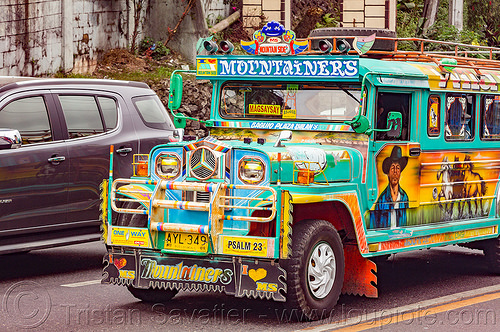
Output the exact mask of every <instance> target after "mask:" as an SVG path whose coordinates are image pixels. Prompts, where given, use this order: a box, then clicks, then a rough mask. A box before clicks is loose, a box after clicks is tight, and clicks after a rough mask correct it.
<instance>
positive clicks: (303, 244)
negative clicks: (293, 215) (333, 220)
mask: <svg viewBox="0 0 500 332" xmlns="http://www.w3.org/2000/svg"><path fill="white" fill-rule="evenodd" d="M286 269H287V278H288V281H287V283H288V296H287V302H288V305H289V306H290V307H291V308H292V309H299V310H300V312H301V314H300V315H299V317H298V318H299V319H301V320H303V319H306V320H317V319H321V318H326V317H329V316H330V313H331V311H332V310H333V307H334V306H335V305H336V304H337V301H338V298H339V295H340V291H341V290H342V284H343V282H344V250H343V246H342V241H341V240H340V236H339V234H338V233H337V230H336V229H335V227H333V226H332V224H330V223H329V222H327V221H325V220H305V221H302V222H300V223H298V224H296V225H294V227H293V235H292V255H291V257H290V259H289V260H288V262H287V264H286Z"/></svg>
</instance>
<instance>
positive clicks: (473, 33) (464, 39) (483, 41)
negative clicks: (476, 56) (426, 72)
mask: <svg viewBox="0 0 500 332" xmlns="http://www.w3.org/2000/svg"><path fill="white" fill-rule="evenodd" d="M497 2H498V1H497ZM497 2H495V5H492V4H491V3H492V1H490V2H489V1H484V0H464V9H465V13H464V28H463V30H462V31H459V30H458V29H457V28H456V27H454V26H452V25H449V24H448V1H439V8H438V13H437V17H436V22H435V23H434V24H433V25H432V26H431V27H429V28H428V29H427V30H426V31H424V29H423V26H424V22H425V18H424V17H423V10H424V0H413V1H409V0H398V5H397V6H398V11H397V26H396V31H397V35H398V37H400V38H424V39H433V40H441V41H449V42H455V43H462V44H472V45H483V46H485V45H490V46H494V45H493V44H494V43H495V41H494V37H493V38H491V37H489V36H488V33H486V31H485V29H484V27H485V26H486V23H485V22H486V19H485V17H492V20H491V22H495V23H494V24H493V23H492V25H493V26H494V25H495V24H496V26H497V28H498V29H497V33H496V35H495V33H491V35H495V36H499V35H500V33H499V32H500V24H499V23H498V22H497V21H498V19H497V20H494V19H493V18H495V17H500V3H498V4H497ZM490 11H492V12H490ZM492 13H496V14H492ZM495 46H499V45H498V43H497V44H496V45H495ZM398 48H399V49H402V50H417V49H418V48H419V45H418V43H414V42H400V43H398ZM426 49H427V50H438V51H452V50H454V47H452V46H446V45H440V44H433V45H426Z"/></svg>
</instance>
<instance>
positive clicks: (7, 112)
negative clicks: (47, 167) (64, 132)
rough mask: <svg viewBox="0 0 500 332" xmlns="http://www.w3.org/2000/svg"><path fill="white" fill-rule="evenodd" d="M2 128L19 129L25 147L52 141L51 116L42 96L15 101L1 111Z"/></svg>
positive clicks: (0, 121)
mask: <svg viewBox="0 0 500 332" xmlns="http://www.w3.org/2000/svg"><path fill="white" fill-rule="evenodd" d="M0 123H1V124H2V127H4V128H9V129H17V130H19V133H20V134H21V137H22V140H23V145H24V144H31V143H39V142H49V141H52V140H53V138H52V130H51V128H50V122H49V115H48V113H47V107H46V106H45V100H44V98H43V97H41V96H36V97H29V98H22V99H18V100H15V101H13V102H11V103H9V104H8V105H7V106H5V107H4V108H3V109H2V110H0Z"/></svg>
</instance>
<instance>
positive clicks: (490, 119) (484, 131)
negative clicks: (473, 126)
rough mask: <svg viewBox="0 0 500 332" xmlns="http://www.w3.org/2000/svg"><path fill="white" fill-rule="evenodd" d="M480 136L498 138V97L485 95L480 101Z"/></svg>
mask: <svg viewBox="0 0 500 332" xmlns="http://www.w3.org/2000/svg"><path fill="white" fill-rule="evenodd" d="M480 118H481V119H483V123H482V126H481V138H482V139H489V140H498V139H500V97H499V96H492V95H486V96H483V98H482V102H481V117H480Z"/></svg>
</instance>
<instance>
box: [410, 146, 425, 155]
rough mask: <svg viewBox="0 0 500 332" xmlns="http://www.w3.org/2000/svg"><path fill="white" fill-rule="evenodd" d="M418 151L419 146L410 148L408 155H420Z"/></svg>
mask: <svg viewBox="0 0 500 332" xmlns="http://www.w3.org/2000/svg"><path fill="white" fill-rule="evenodd" d="M420 152H422V150H420V148H410V157H418V156H420Z"/></svg>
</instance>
